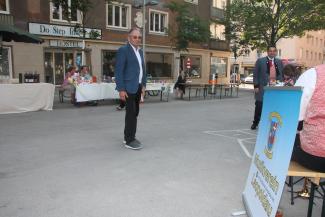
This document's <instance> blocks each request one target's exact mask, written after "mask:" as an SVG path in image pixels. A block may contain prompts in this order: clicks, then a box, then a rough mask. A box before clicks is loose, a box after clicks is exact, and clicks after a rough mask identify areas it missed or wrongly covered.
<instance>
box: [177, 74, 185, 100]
mask: <svg viewBox="0 0 325 217" xmlns="http://www.w3.org/2000/svg"><path fill="white" fill-rule="evenodd" d="M185 83H186V77H185V73H184V71H183V70H182V71H181V72H180V73H179V76H178V78H177V81H176V83H175V86H174V89H175V90H176V96H178V95H179V96H180V98H181V99H183V95H184V94H185Z"/></svg>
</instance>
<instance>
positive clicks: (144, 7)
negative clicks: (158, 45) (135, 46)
mask: <svg viewBox="0 0 325 217" xmlns="http://www.w3.org/2000/svg"><path fill="white" fill-rule="evenodd" d="M142 14H143V17H142V25H143V28H142V52H143V62H144V67H146V47H145V46H146V45H145V44H146V0H143V2H142Z"/></svg>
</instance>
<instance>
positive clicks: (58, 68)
mask: <svg viewBox="0 0 325 217" xmlns="http://www.w3.org/2000/svg"><path fill="white" fill-rule="evenodd" d="M87 56H89V52H86V59H90V58H88V57H87ZM81 63H82V51H81V50H73V49H69V50H68V49H67V50H62V49H61V50H60V49H51V50H50V49H49V50H45V52H44V67H45V70H44V72H45V82H47V83H52V84H55V85H60V84H62V83H63V81H64V79H65V74H66V72H67V70H68V68H69V67H70V66H76V67H78V68H80V66H81Z"/></svg>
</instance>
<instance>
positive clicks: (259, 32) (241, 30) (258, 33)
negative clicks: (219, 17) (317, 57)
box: [225, 0, 325, 50]
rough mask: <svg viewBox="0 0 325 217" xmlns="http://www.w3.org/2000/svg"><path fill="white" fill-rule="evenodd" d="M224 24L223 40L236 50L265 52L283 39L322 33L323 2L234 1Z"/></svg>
mask: <svg viewBox="0 0 325 217" xmlns="http://www.w3.org/2000/svg"><path fill="white" fill-rule="evenodd" d="M225 24H226V37H227V38H228V39H229V40H230V41H231V43H232V44H233V46H234V43H235V44H236V45H235V47H236V48H237V49H242V48H245V46H246V47H247V46H249V47H251V48H252V49H260V50H265V49H266V48H267V46H270V45H276V43H277V42H278V41H279V40H280V39H282V38H290V37H293V36H302V35H303V34H304V32H305V31H311V30H320V29H325V1H324V0H233V1H232V4H230V5H229V6H228V8H227V13H226V23H225Z"/></svg>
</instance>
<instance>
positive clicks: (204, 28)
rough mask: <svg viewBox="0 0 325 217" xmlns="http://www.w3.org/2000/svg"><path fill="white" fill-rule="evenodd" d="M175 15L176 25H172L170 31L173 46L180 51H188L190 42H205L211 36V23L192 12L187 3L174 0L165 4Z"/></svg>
mask: <svg viewBox="0 0 325 217" xmlns="http://www.w3.org/2000/svg"><path fill="white" fill-rule="evenodd" d="M165 7H166V8H168V9H169V10H170V11H171V12H172V13H173V17H175V21H176V22H175V25H170V26H169V28H168V33H169V35H170V36H171V37H172V43H173V46H174V47H175V48H176V50H178V51H183V50H184V51H187V50H188V49H187V48H188V46H189V44H190V43H205V42H208V40H209V38H210V29H209V23H208V22H204V21H202V20H201V19H200V18H199V17H198V16H197V15H194V16H193V14H191V13H190V12H189V9H188V5H187V4H186V3H178V2H175V1H172V2H170V3H168V4H166V5H165Z"/></svg>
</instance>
